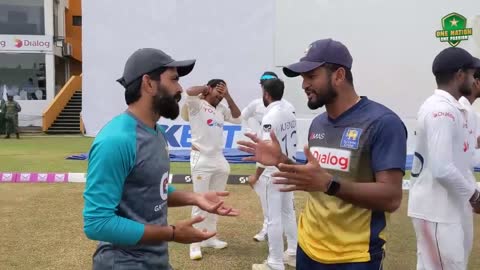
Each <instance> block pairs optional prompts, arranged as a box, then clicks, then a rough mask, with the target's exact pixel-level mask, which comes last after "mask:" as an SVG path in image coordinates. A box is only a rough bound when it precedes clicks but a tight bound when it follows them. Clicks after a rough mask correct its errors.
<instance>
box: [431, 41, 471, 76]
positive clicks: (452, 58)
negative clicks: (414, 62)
mask: <svg viewBox="0 0 480 270" xmlns="http://www.w3.org/2000/svg"><path fill="white" fill-rule="evenodd" d="M469 68H471V69H478V68H480V60H479V59H478V58H475V57H473V56H472V55H471V54H470V53H469V52H467V51H466V50H465V49H462V48H459V47H449V48H446V49H444V50H442V51H441V52H440V53H439V54H438V55H437V56H436V57H435V59H434V60H433V64H432V72H433V74H437V73H447V72H457V71H459V70H460V69H469Z"/></svg>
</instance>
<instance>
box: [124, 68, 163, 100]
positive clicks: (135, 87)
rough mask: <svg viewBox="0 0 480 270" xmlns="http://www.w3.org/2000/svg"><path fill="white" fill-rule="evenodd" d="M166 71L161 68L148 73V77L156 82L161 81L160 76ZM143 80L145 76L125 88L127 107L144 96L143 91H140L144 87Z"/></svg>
mask: <svg viewBox="0 0 480 270" xmlns="http://www.w3.org/2000/svg"><path fill="white" fill-rule="evenodd" d="M165 70H167V69H166V68H165V67H161V68H158V69H155V70H154V71H151V72H149V73H147V74H146V75H148V76H149V77H150V78H151V79H152V80H154V81H160V75H162V73H163V72H165ZM142 78H143V75H142V76H140V77H139V78H137V79H136V80H134V81H133V82H131V83H130V84H129V85H127V86H126V87H125V102H127V105H130V104H132V103H135V102H137V101H138V100H139V99H140V97H141V96H142V91H140V88H141V87H142Z"/></svg>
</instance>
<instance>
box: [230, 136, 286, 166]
mask: <svg viewBox="0 0 480 270" xmlns="http://www.w3.org/2000/svg"><path fill="white" fill-rule="evenodd" d="M245 136H247V137H248V138H250V140H251V141H238V142H237V144H238V145H239V147H238V149H239V150H240V151H243V152H246V153H249V154H252V155H253V156H251V157H245V158H243V160H244V161H253V162H258V163H261V164H263V165H265V166H277V165H278V164H279V163H280V162H281V161H282V159H283V158H284V156H283V154H282V148H281V147H280V143H279V142H278V139H277V136H275V133H274V132H273V131H271V132H270V138H271V139H272V140H262V139H260V138H258V136H257V135H255V134H253V133H245Z"/></svg>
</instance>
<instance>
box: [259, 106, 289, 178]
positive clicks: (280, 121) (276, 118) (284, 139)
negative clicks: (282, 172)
mask: <svg viewBox="0 0 480 270" xmlns="http://www.w3.org/2000/svg"><path fill="white" fill-rule="evenodd" d="M261 127H262V130H261V133H262V135H261V138H262V139H263V140H271V137H270V131H271V130H273V131H274V133H275V136H276V137H277V139H278V141H279V142H280V147H281V148H282V153H283V154H285V155H286V156H287V157H288V158H290V159H292V160H293V157H294V156H295V152H296V151H297V120H296V118H295V114H293V112H292V108H291V107H290V106H288V104H285V103H282V102H281V101H275V102H272V103H270V105H268V107H267V108H266V110H265V116H264V117H263V119H262V124H261ZM276 171H278V168H277V167H275V166H267V167H265V172H264V173H267V174H269V173H273V172H276Z"/></svg>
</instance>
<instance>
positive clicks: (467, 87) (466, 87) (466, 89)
mask: <svg viewBox="0 0 480 270" xmlns="http://www.w3.org/2000/svg"><path fill="white" fill-rule="evenodd" d="M472 87H473V83H472V84H469V83H468V80H465V82H464V83H463V84H462V86H460V89H459V90H460V94H461V95H462V96H470V95H471V94H472Z"/></svg>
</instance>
